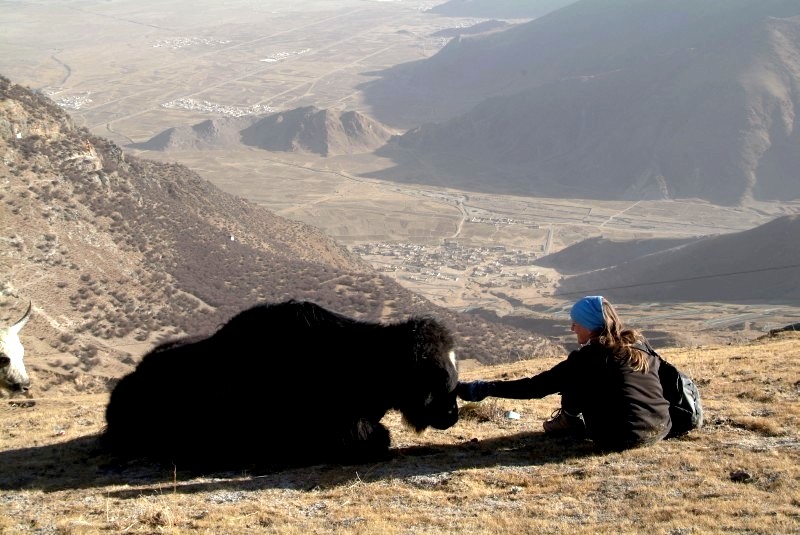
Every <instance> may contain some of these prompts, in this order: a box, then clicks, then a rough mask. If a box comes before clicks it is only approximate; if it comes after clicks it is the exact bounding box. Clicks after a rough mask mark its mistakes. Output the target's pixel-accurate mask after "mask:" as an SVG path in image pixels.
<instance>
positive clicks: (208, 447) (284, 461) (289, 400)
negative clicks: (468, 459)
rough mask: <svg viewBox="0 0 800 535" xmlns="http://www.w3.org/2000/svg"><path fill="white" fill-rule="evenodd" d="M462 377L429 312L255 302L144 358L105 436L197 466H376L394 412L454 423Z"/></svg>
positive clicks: (114, 404) (133, 451)
mask: <svg viewBox="0 0 800 535" xmlns="http://www.w3.org/2000/svg"><path fill="white" fill-rule="evenodd" d="M457 381H458V377H457V370H456V362H455V354H454V352H453V338H452V336H451V335H450V333H449V331H448V330H447V329H446V328H445V327H444V326H443V325H442V324H440V323H439V322H438V321H436V320H434V319H432V318H427V317H415V318H411V319H409V320H407V321H404V322H399V323H392V324H385V323H372V322H365V321H360V320H355V319H351V318H348V317H345V316H343V315H341V314H338V313H335V312H331V311H329V310H326V309H324V308H322V307H320V306H319V305H316V304H314V303H311V302H300V301H287V302H284V303H277V304H263V305H257V306H254V307H253V308H250V309H247V310H244V311H243V312H240V313H239V314H238V315H236V316H234V317H233V318H232V319H231V320H230V321H228V323H227V324H225V325H223V326H222V327H221V328H220V329H219V330H218V331H217V332H216V333H214V334H213V335H211V336H209V337H207V338H189V339H185V340H178V341H176V342H171V343H166V344H163V345H161V346H159V347H157V348H155V349H153V350H152V351H151V352H150V353H148V354H147V355H145V357H144V358H143V359H142V361H141V362H140V363H139V365H138V366H137V368H136V369H135V370H134V371H133V372H131V373H130V374H128V375H126V376H125V377H123V378H122V379H121V380H120V381H119V382H118V383H117V385H116V386H115V387H114V389H113V391H112V392H111V397H110V399H109V403H108V406H107V407H106V423H107V425H106V428H105V430H104V432H103V437H102V442H103V444H104V445H105V446H106V447H107V448H108V449H109V450H110V451H111V452H112V453H113V454H115V455H116V456H118V457H122V458H127V459H131V458H139V457H146V458H150V459H153V460H157V461H161V462H166V463H173V464H174V465H175V466H177V467H185V468H190V469H191V468H226V467H230V468H238V467H243V466H252V465H288V464H298V463H301V464H313V463H319V462H344V463H349V462H365V461H373V460H377V459H381V458H386V457H387V456H388V454H389V446H390V436H389V431H388V430H387V429H386V428H385V427H384V426H383V425H382V424H381V423H380V421H381V418H383V416H384V415H385V414H386V412H387V411H388V410H390V409H396V410H398V411H399V412H400V413H401V414H402V416H403V420H404V421H405V423H406V424H408V425H409V426H410V427H412V428H413V429H415V430H416V431H417V432H421V431H423V430H425V429H426V428H428V427H434V428H436V429H447V428H448V427H450V426H452V425H453V424H455V423H456V421H457V420H458V407H457V404H456V394H455V388H456V384H457Z"/></svg>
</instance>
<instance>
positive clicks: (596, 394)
mask: <svg viewBox="0 0 800 535" xmlns="http://www.w3.org/2000/svg"><path fill="white" fill-rule="evenodd" d="M647 358H648V364H649V368H648V371H647V372H644V373H642V372H636V371H634V370H633V369H632V368H631V366H630V365H629V364H628V363H627V362H625V359H619V358H617V357H616V356H615V355H614V354H613V353H612V352H611V351H610V350H609V349H607V348H604V347H603V346H601V345H600V344H598V343H594V342H590V343H589V344H587V345H585V346H583V347H581V348H580V349H578V350H576V351H573V352H572V353H570V354H569V356H567V359H566V360H564V361H562V362H560V363H558V364H556V365H555V366H554V367H553V368H551V369H549V370H547V371H545V372H542V373H540V374H538V375H534V376H533V377H529V378H526V379H518V380H515V381H493V382H491V383H490V387H489V392H490V394H489V395H491V396H495V397H501V398H512V399H531V398H542V397H545V396H547V395H550V394H555V393H558V392H560V393H561V395H562V403H561V406H562V408H563V409H564V410H566V411H567V412H569V413H570V414H578V413H582V414H583V419H584V421H585V422H586V431H587V434H588V436H589V438H591V439H592V440H594V442H595V443H597V444H598V445H599V446H600V447H602V448H604V449H624V448H628V447H634V446H639V445H645V444H650V443H653V442H655V441H657V440H660V439H662V438H664V436H666V434H667V433H668V432H669V430H670V426H671V422H670V417H669V402H668V401H667V400H666V399H664V394H663V391H662V389H661V382H660V381H659V379H658V367H659V365H660V361H659V359H657V358H655V357H654V356H652V355H648V356H647Z"/></svg>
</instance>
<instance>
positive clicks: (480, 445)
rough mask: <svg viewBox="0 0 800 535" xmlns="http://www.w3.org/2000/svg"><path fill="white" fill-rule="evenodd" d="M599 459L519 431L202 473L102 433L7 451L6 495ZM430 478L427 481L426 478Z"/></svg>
mask: <svg viewBox="0 0 800 535" xmlns="http://www.w3.org/2000/svg"><path fill="white" fill-rule="evenodd" d="M594 454H596V450H595V449H594V448H593V446H592V445H591V443H590V442H587V441H578V440H573V439H569V438H563V439H553V438H551V437H546V436H545V435H544V433H541V432H539V433H518V434H514V435H506V436H503V437H497V438H492V439H487V440H483V441H477V440H472V441H466V442H463V443H461V444H455V445H436V446H411V447H406V448H393V449H392V450H391V451H390V455H389V458H388V459H386V460H385V461H380V462H375V463H370V464H353V465H346V466H343V465H339V464H317V465H312V466H280V465H270V466H251V467H247V469H246V470H243V469H239V470H225V471H217V472H206V473H201V472H198V471H188V470H181V469H180V467H174V466H164V465H159V464H154V463H150V462H128V463H120V462H117V461H115V460H114V459H113V458H112V457H111V456H109V455H108V454H107V453H106V452H104V451H103V450H102V448H101V447H100V443H99V437H98V436H96V435H92V436H85V437H80V438H76V439H73V440H70V441H67V442H62V443H59V444H52V445H47V446H37V447H31V448H23V449H16V450H7V451H2V452H0V490H41V491H44V492H56V491H60V490H67V489H83V488H102V487H109V486H119V485H125V486H128V487H134V488H128V489H124V490H116V491H110V492H108V495H109V496H115V497H119V498H135V497H138V496H142V495H146V494H149V493H163V492H180V493H194V492H203V491H214V490H222V489H228V490H230V489H234V488H235V489H237V490H241V491H252V490H259V489H265V488H286V489H294V490H314V489H319V488H330V487H334V486H337V485H343V484H350V483H352V482H353V481H354V480H358V479H360V480H362V481H365V480H369V481H374V480H380V479H388V478H392V479H410V480H411V481H417V480H419V479H420V476H432V475H441V474H446V473H448V472H452V471H454V470H459V469H464V468H485V467H492V466H536V465H543V464H549V463H558V462H562V461H564V460H567V459H570V458H575V457H583V456H589V455H594ZM423 479H424V478H423Z"/></svg>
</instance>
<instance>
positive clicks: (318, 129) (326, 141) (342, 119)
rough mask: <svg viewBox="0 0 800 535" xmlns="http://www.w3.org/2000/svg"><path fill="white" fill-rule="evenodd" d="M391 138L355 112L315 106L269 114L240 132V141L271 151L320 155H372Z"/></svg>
mask: <svg viewBox="0 0 800 535" xmlns="http://www.w3.org/2000/svg"><path fill="white" fill-rule="evenodd" d="M391 136H392V132H390V131H389V130H388V129H386V128H385V127H384V126H383V125H381V124H380V123H378V122H377V121H374V120H373V119H370V118H369V117H367V116H366V115H363V114H361V113H359V112H356V111H347V112H341V113H339V112H334V111H332V110H320V109H317V108H316V107H314V106H306V107H303V108H296V109H294V110H290V111H287V112H282V113H275V114H272V115H268V116H266V117H263V118H261V119H259V120H258V121H256V122H255V123H254V124H253V125H251V126H250V127H248V128H245V129H244V130H242V142H243V143H244V144H246V145H252V146H254V147H259V148H262V149H266V150H271V151H289V152H312V153H316V154H321V155H322V156H336V155H340V154H355V153H360V152H371V151H373V150H375V149H377V148H378V147H380V146H382V145H383V144H384V143H386V141H387V140H388V139H389V138H390V137H391Z"/></svg>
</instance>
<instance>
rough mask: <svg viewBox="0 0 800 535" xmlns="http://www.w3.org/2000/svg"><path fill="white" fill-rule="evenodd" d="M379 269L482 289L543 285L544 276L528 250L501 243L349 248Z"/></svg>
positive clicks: (409, 277)
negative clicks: (466, 283) (469, 282)
mask: <svg viewBox="0 0 800 535" xmlns="http://www.w3.org/2000/svg"><path fill="white" fill-rule="evenodd" d="M351 250H352V251H353V252H354V253H357V254H358V255H360V256H361V257H363V258H364V259H366V260H367V261H369V262H370V263H372V265H373V266H375V267H376V268H377V269H378V270H379V271H382V272H384V273H390V274H393V275H394V277H395V278H398V279H401V280H402V279H405V280H408V281H413V282H428V283H430V282H433V281H450V282H461V280H462V279H465V278H466V279H469V280H472V281H474V282H476V283H477V284H478V285H480V286H482V287H484V288H501V287H510V288H515V289H519V288H525V287H530V286H539V287H543V286H544V285H545V284H546V283H547V282H548V278H547V277H546V276H545V275H543V274H542V272H541V269H539V268H537V267H536V266H534V265H533V262H534V261H535V259H536V258H537V255H536V254H535V253H534V252H532V251H523V250H520V249H510V248H507V247H506V246H504V245H493V246H483V247H467V246H464V245H460V244H459V243H458V242H457V241H455V240H445V241H444V242H443V243H442V244H441V245H435V246H430V245H423V244H415V243H385V242H384V243H365V244H360V245H355V246H352V247H351Z"/></svg>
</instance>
